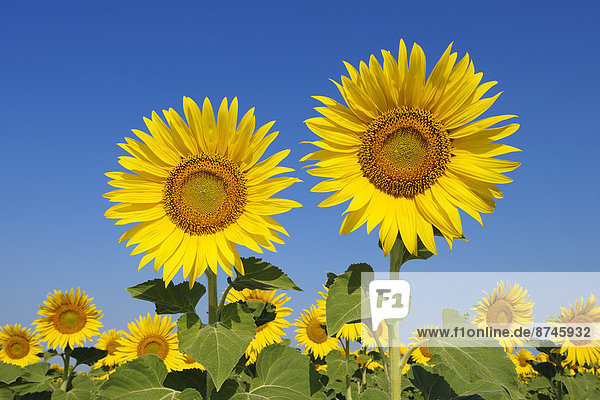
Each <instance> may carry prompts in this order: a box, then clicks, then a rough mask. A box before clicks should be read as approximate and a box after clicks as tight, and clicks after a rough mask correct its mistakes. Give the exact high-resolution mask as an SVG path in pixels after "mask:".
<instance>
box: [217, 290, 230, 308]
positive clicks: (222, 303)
mask: <svg viewBox="0 0 600 400" xmlns="http://www.w3.org/2000/svg"><path fill="white" fill-rule="evenodd" d="M231 289H232V286H231V285H229V286H227V288H226V289H225V291H224V292H223V295H222V296H221V301H219V307H218V309H217V313H220V312H221V311H222V310H223V307H224V306H225V299H227V295H228V294H229V291H230V290H231Z"/></svg>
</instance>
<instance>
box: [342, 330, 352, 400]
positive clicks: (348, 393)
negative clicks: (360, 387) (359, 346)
mask: <svg viewBox="0 0 600 400" xmlns="http://www.w3.org/2000/svg"><path fill="white" fill-rule="evenodd" d="M344 350H345V352H346V365H348V363H349V362H350V340H348V339H346V345H345V346H344ZM346 400H352V387H351V385H350V375H348V368H346Z"/></svg>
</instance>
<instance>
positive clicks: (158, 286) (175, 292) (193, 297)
mask: <svg viewBox="0 0 600 400" xmlns="http://www.w3.org/2000/svg"><path fill="white" fill-rule="evenodd" d="M127 291H128V292H129V294H130V295H131V297H133V298H135V299H140V300H146V301H150V302H152V303H154V306H155V307H156V313H157V314H183V313H193V312H195V310H196V305H197V304H198V301H200V298H201V297H202V296H203V295H204V293H206V288H205V287H204V286H202V285H200V284H199V283H196V284H195V285H194V287H193V288H191V289H190V288H189V285H188V283H186V282H181V283H180V284H178V285H173V282H169V285H168V286H167V287H165V283H164V282H163V280H162V279H153V280H150V281H147V282H144V283H140V284H139V285H135V286H132V287H129V288H127Z"/></svg>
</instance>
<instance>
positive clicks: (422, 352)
mask: <svg viewBox="0 0 600 400" xmlns="http://www.w3.org/2000/svg"><path fill="white" fill-rule="evenodd" d="M436 329H439V327H437V326H435V327H434V326H433V325H429V326H425V327H423V329H422V332H426V331H431V330H436ZM412 335H413V336H411V337H410V339H411V342H410V343H409V344H408V347H409V348H410V347H412V346H413V345H414V344H416V343H418V342H421V341H423V340H425V339H428V338H429V336H423V335H422V334H421V335H419V332H417V331H414V332H413V333H412ZM405 354H406V353H405ZM431 357H433V354H432V353H431V349H430V348H429V346H428V345H427V342H425V343H424V344H422V345H421V346H419V347H418V348H417V349H416V350H415V351H413V353H412V354H411V356H410V358H411V359H412V360H413V361H414V362H416V363H419V364H424V365H431V364H429V360H430V359H431Z"/></svg>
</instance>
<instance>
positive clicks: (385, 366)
mask: <svg viewBox="0 0 600 400" xmlns="http://www.w3.org/2000/svg"><path fill="white" fill-rule="evenodd" d="M371 333H372V334H373V337H374V338H375V343H377V350H378V351H379V354H381V359H382V360H383V371H384V372H385V376H386V377H387V379H388V381H389V380H390V362H389V360H388V359H387V357H386V356H385V352H384V351H383V346H382V345H381V342H380V341H379V337H378V336H377V333H376V332H373V330H371Z"/></svg>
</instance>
